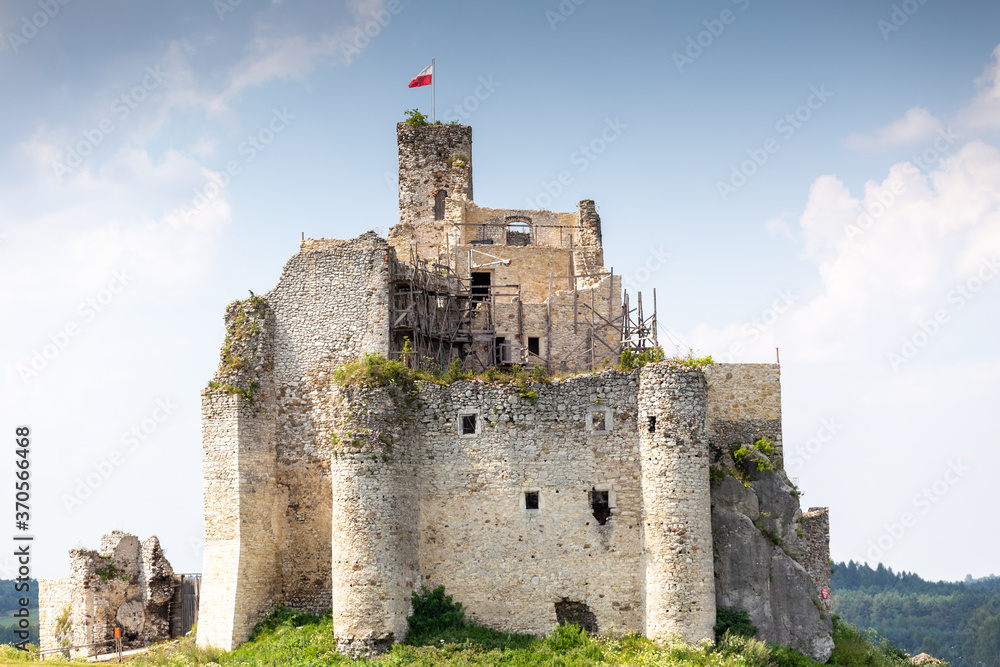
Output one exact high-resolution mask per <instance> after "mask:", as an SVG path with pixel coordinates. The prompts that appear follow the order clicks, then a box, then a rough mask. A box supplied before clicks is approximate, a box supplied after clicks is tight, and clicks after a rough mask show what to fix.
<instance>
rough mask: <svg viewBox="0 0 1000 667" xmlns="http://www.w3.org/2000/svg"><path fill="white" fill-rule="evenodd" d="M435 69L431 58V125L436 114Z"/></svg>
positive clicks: (436, 78)
mask: <svg viewBox="0 0 1000 667" xmlns="http://www.w3.org/2000/svg"><path fill="white" fill-rule="evenodd" d="M437 82H438V74H437V67H435V66H434V59H433V58H431V125H433V124H434V122H435V120H436V118H435V114H436V112H437Z"/></svg>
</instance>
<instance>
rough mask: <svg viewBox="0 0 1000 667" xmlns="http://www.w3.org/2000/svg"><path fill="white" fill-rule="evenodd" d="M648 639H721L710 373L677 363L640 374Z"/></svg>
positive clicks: (645, 625) (645, 624) (650, 367)
mask: <svg viewBox="0 0 1000 667" xmlns="http://www.w3.org/2000/svg"><path fill="white" fill-rule="evenodd" d="M639 376H640V382H639V398H638V404H639V412H638V431H639V448H640V453H641V457H642V475H641V479H642V501H643V503H642V504H643V520H642V561H643V562H642V572H643V581H642V590H643V594H644V597H645V605H644V614H643V634H645V635H646V636H647V637H649V638H651V639H653V640H656V641H662V640H665V639H667V638H668V637H669V636H670V635H671V634H672V633H678V634H679V635H680V636H681V637H682V638H683V639H684V640H685V641H687V642H691V643H695V642H697V641H698V640H700V639H704V638H709V639H712V638H714V633H713V631H712V626H713V625H714V624H715V579H714V564H713V556H712V553H713V550H712V517H711V491H710V487H709V474H708V466H709V451H708V447H709V446H708V438H707V434H706V432H705V419H706V413H707V403H708V398H707V394H708V388H707V386H706V382H705V376H704V375H703V373H702V371H701V370H699V369H695V368H684V367H680V366H675V365H672V364H671V363H670V362H661V363H656V364H649V365H647V366H645V367H643V368H642V369H641V371H640V372H639Z"/></svg>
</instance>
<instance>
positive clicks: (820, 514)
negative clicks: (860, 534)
mask: <svg viewBox="0 0 1000 667" xmlns="http://www.w3.org/2000/svg"><path fill="white" fill-rule="evenodd" d="M802 530H803V532H804V533H805V536H804V538H805V542H806V547H807V553H806V557H805V562H804V563H803V565H804V566H805V568H806V572H808V573H809V576H810V577H811V578H812V580H813V583H815V584H816V591H817V594H818V595H819V600H820V602H821V604H822V605H823V606H824V607H825V608H826V610H827V611H833V597H832V592H831V591H832V582H831V579H832V573H831V571H830V508H829V507H810V508H809V511H808V512H803V513H802Z"/></svg>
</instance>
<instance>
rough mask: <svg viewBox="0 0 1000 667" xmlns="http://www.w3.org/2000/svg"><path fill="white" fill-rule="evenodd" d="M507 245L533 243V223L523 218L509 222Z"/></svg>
mask: <svg viewBox="0 0 1000 667" xmlns="http://www.w3.org/2000/svg"><path fill="white" fill-rule="evenodd" d="M507 245H513V246H525V245H531V225H530V224H528V223H527V222H524V221H521V220H518V221H516V222H510V223H507Z"/></svg>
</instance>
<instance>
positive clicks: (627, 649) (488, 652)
mask: <svg viewBox="0 0 1000 667" xmlns="http://www.w3.org/2000/svg"><path fill="white" fill-rule="evenodd" d="M427 593H428V594H431V595H433V594H434V592H430V591H428V592H427ZM443 597H445V596H441V597H439V598H438V599H437V602H442V601H443ZM426 599H427V598H425V600H426ZM432 602H435V601H434V600H432ZM450 604H451V603H450V602H449V603H448V604H446V605H441V604H438V605H437V610H438V611H439V612H441V613H440V614H437V615H435V616H432V617H431V622H430V624H429V625H435V624H436V623H437V621H438V620H440V619H441V618H442V617H443V616H445V615H447V614H451V616H450V618H451V619H452V622H451V625H450V626H448V627H439V628H437V629H436V630H426V629H425V631H422V632H413V633H412V634H411V635H410V637H408V639H407V642H406V643H405V644H397V645H396V646H393V647H392V649H391V650H390V651H389V652H388V653H386V654H385V655H383V656H381V657H380V658H378V659H375V660H370V661H369V660H350V659H348V658H345V657H344V656H342V655H340V654H339V653H337V650H336V642H335V641H334V638H333V623H332V621H331V617H330V614H329V613H327V614H324V615H323V616H314V615H312V614H307V613H303V612H296V611H292V610H289V609H278V610H277V611H275V612H274V613H273V614H271V615H270V616H269V617H268V618H267V619H265V620H264V621H263V622H261V623H260V624H259V625H258V626H257V628H255V629H254V632H253V634H252V636H251V639H250V641H248V642H246V643H245V644H243V645H242V646H240V647H239V648H238V649H236V650H235V651H232V652H228V653H227V652H221V651H214V650H205V649H199V648H197V647H196V646H195V645H194V640H193V638H186V639H184V640H182V641H181V642H180V643H177V642H174V643H172V644H170V645H169V647H161V648H158V649H154V650H153V651H152V652H151V653H149V654H147V655H145V656H141V657H138V658H136V659H134V660H132V661H131V663H132V664H133V665H136V666H144V665H155V666H157V667H182V666H187V665H209V664H212V663H214V664H215V665H220V666H225V665H232V666H234V667H244V666H245V667H263V666H265V665H270V666H274V667H276V666H278V665H287V666H289V667H316V666H318V665H343V667H403V666H407V667H411V666H412V667H501V666H502V667H578V666H579V667H591V666H603V665H608V666H609V667H611V666H615V667H617V666H619V665H636V666H638V667H646V666H648V667H654V666H656V667H660V666H669V667H819V666H820V663H817V662H815V661H813V660H811V659H809V658H808V657H806V656H804V655H802V654H801V653H798V652H797V651H794V650H792V649H788V648H784V647H778V646H774V645H768V644H765V643H764V642H761V641H759V640H756V639H753V638H752V637H743V636H739V635H733V634H726V635H725V636H723V637H722V638H721V639H720V640H719V642H718V644H717V645H716V644H713V643H712V642H710V641H704V642H702V643H701V644H700V645H698V646H690V645H686V644H683V643H681V642H679V641H678V642H669V643H667V645H665V646H657V645H656V644H654V643H653V642H651V641H649V640H648V639H645V638H643V637H640V636H637V635H624V636H621V635H619V636H611V637H599V636H591V635H588V634H587V633H586V632H584V631H583V630H581V629H580V628H578V627H576V626H574V625H562V626H559V627H557V628H556V629H554V630H553V631H552V632H550V633H549V634H548V635H545V636H544V637H537V636H532V635H520V634H510V633H504V632H497V631H495V630H490V629H488V628H484V627H482V626H479V625H477V624H475V623H470V622H468V621H466V620H465V619H464V615H462V614H461V613H458V614H454V613H453V612H456V611H460V607H458V608H457V607H456V606H449V605H450ZM418 623H420V621H418ZM424 625H425V628H426V626H427V624H426V623H425V624H424ZM834 641H835V642H836V648H835V649H834V653H833V657H832V658H831V660H830V663H829V664H830V665H838V666H841V667H911V666H910V663H909V661H908V660H906V658H905V657H904V655H903V654H902V652H901V651H899V649H896V648H895V647H893V646H891V645H889V644H888V643H887V642H885V641H884V640H881V639H879V638H877V637H876V636H874V634H872V633H870V632H859V631H858V630H857V629H856V628H854V627H853V626H851V625H849V624H847V623H844V622H841V621H837V622H836V625H835V628H834ZM26 657H27V656H25V655H24V654H23V653H21V654H18V652H16V651H14V650H13V648H12V647H0V665H4V664H21V663H23V662H24V658H26ZM46 662H47V664H70V663H65V662H62V661H46ZM74 664H80V663H74Z"/></svg>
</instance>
